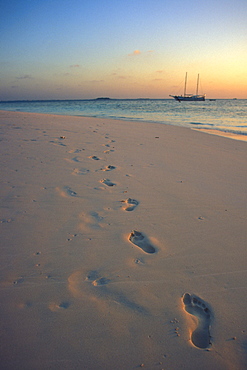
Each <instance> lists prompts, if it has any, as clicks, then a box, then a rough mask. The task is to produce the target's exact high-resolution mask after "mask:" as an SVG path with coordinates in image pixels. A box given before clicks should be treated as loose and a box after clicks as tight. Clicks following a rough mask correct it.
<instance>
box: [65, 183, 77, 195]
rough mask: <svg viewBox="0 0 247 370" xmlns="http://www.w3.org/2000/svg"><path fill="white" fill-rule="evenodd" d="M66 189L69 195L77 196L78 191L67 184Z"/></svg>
mask: <svg viewBox="0 0 247 370" xmlns="http://www.w3.org/2000/svg"><path fill="white" fill-rule="evenodd" d="M64 189H65V190H66V192H67V194H68V195H69V196H71V197H77V193H76V192H75V191H74V190H72V189H71V188H70V187H69V186H65V187H64Z"/></svg>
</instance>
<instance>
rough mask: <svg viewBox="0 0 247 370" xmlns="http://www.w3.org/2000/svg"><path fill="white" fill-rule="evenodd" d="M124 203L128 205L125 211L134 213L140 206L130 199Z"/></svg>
mask: <svg viewBox="0 0 247 370" xmlns="http://www.w3.org/2000/svg"><path fill="white" fill-rule="evenodd" d="M121 202H122V203H126V207H125V208H124V210H125V211H129V212H130V211H134V209H135V208H136V207H137V206H138V204H139V202H138V201H137V200H135V199H131V198H128V199H126V200H122V201H121Z"/></svg>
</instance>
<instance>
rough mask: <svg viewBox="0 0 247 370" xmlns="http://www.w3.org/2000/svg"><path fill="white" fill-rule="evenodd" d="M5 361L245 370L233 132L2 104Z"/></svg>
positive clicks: (240, 185) (238, 144)
mask: <svg viewBox="0 0 247 370" xmlns="http://www.w3.org/2000/svg"><path fill="white" fill-rule="evenodd" d="M0 124H1V128H0V133H1V136H0V139H1V147H0V148H1V158H2V160H1V177H2V179H3V181H2V186H1V190H0V192H1V199H2V201H1V208H0V210H1V217H0V221H1V222H0V228H1V249H0V251H1V265H0V267H1V269H0V271H1V283H0V292H1V302H2V305H1V308H0V313H1V316H2V317H4V320H2V323H1V324H0V329H1V330H0V331H1V333H2V334H1V352H2V353H1V357H2V366H3V367H4V368H6V369H11V370H13V369H14V370H15V369H16V370H17V369H19V368H25V369H27V370H29V369H33V368H35V369H44V368H49V369H51V370H53V369H54V370H56V369H58V368H59V367H60V366H61V363H62V366H63V368H64V369H68V370H70V369H77V368H78V369H79V368H85V369H87V370H94V369H95V368H100V369H103V370H108V369H120V370H126V369H135V368H137V367H140V366H141V367H144V368H147V369H154V368H157V369H159V370H161V369H162V368H183V369H188V370H189V369H191V363H193V366H194V367H195V368H197V367H198V368H200V369H202V370H207V369H209V368H213V369H217V370H221V369H222V370H223V369H230V368H231V369H238V370H239V369H241V370H242V369H244V368H245V363H246V346H245V344H246V324H247V323H246V314H245V311H246V305H247V298H246V297H247V294H246V293H247V286H246V283H245V282H246V277H247V270H246V263H245V261H246V207H247V199H246V198H247V197H246V173H247V163H246V158H247V147H246V145H245V144H244V143H243V142H242V141H240V140H229V139H228V138H225V137H222V136H217V135H204V133H203V132H198V131H197V130H191V129H189V128H185V127H178V126H173V125H164V124H160V123H158V124H152V125H150V124H148V123H145V122H139V121H137V122H133V121H119V120H112V119H101V118H86V117H81V116H80V117H78V116H62V115H50V114H41V113H23V112H9V111H0Z"/></svg>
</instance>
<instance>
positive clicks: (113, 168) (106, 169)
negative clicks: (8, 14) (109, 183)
mask: <svg viewBox="0 0 247 370" xmlns="http://www.w3.org/2000/svg"><path fill="white" fill-rule="evenodd" d="M115 169H116V167H115V166H112V165H110V164H109V166H107V167H106V168H103V169H102V171H112V170H115Z"/></svg>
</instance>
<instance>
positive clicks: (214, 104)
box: [0, 99, 247, 135]
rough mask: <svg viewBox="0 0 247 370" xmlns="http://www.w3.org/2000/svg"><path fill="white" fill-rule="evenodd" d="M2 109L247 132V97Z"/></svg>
mask: <svg viewBox="0 0 247 370" xmlns="http://www.w3.org/2000/svg"><path fill="white" fill-rule="evenodd" d="M0 110H8V111H19V112H35V113H52V114H61V115H69V116H87V117H99V118H111V119H120V120H133V121H145V122H150V124H152V123H153V122H157V123H162V124H170V125H176V126H184V127H191V128H192V127H193V128H203V129H211V130H212V129H213V130H218V131H221V132H228V133H234V134H237V135H247V99H227V100H224V99H217V100H214V101H211V100H209V99H208V100H206V101H205V102H181V103H179V102H177V101H175V100H173V99H123V100H121V99H95V100H48V101H44V100H42V101H10V102H0Z"/></svg>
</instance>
